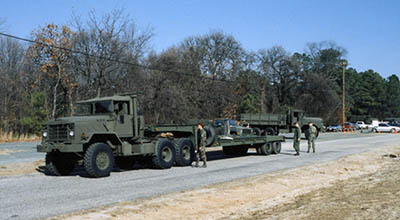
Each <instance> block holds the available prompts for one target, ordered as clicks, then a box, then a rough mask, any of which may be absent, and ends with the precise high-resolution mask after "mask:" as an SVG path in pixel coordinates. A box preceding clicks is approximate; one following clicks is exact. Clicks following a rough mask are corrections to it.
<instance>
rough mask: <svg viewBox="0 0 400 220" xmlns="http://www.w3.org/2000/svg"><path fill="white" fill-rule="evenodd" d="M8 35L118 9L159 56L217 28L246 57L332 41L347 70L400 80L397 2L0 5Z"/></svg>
mask: <svg viewBox="0 0 400 220" xmlns="http://www.w3.org/2000/svg"><path fill="white" fill-rule="evenodd" d="M1 3H2V4H1V6H0V18H1V19H5V21H6V23H5V24H4V25H3V26H1V27H0V29H3V30H4V31H5V32H7V33H9V34H12V35H17V36H19V37H25V38H29V37H30V36H31V35H30V34H31V32H32V31H33V30H34V29H37V28H39V27H41V26H43V25H45V24H48V23H55V24H59V25H62V24H68V22H69V21H71V17H72V14H73V13H74V14H77V15H80V16H82V18H83V19H85V18H87V14H88V12H90V11H93V10H94V11H95V13H96V14H98V15H99V16H101V15H102V14H104V13H109V12H111V11H112V10H114V9H123V10H124V12H125V13H126V15H128V16H129V17H130V18H132V19H133V21H134V22H135V23H136V24H137V25H138V26H139V27H140V28H143V29H144V28H146V27H151V28H152V29H153V30H154V33H155V36H154V38H153V40H152V42H151V46H152V48H153V49H154V50H155V51H157V52H161V51H163V50H166V49H168V48H169V47H171V46H174V45H177V44H179V43H180V42H181V41H182V40H184V39H185V38H187V37H189V36H195V35H203V34H207V33H209V32H210V31H214V30H218V31H223V32H224V33H226V34H230V35H232V36H233V37H234V38H235V39H236V40H237V41H239V42H240V43H241V44H242V46H243V48H245V49H246V50H248V51H254V52H256V51H258V50H260V49H268V48H271V47H273V46H282V47H284V48H285V49H286V50H287V51H288V52H290V53H293V52H304V51H305V49H306V45H307V43H311V42H322V41H333V42H335V43H336V44H337V45H338V46H341V47H343V48H345V49H346V50H347V51H348V53H347V55H346V56H345V58H346V59H347V60H348V61H349V67H352V68H355V69H356V70H357V71H358V72H362V71H366V70H368V69H372V70H374V71H376V72H378V73H379V74H380V75H381V76H383V77H385V78H386V77H388V76H390V75H392V74H396V75H397V76H399V77H400V1H399V0H280V1H276V0H119V1H118V0H96V1H94V0H68V1H67V0H63V1H61V0H35V1H32V0H12V1H11V0H8V1H7V0H5V1H2V2H1Z"/></svg>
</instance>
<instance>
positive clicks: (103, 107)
mask: <svg viewBox="0 0 400 220" xmlns="http://www.w3.org/2000/svg"><path fill="white" fill-rule="evenodd" d="M94 106H95V108H94V109H95V112H94V113H95V114H103V113H111V112H112V111H113V110H112V104H111V101H101V102H95V103H94Z"/></svg>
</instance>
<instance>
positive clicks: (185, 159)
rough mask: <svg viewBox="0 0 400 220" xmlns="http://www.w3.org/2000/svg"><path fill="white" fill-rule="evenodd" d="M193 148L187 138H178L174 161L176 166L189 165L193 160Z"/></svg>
mask: <svg viewBox="0 0 400 220" xmlns="http://www.w3.org/2000/svg"><path fill="white" fill-rule="evenodd" d="M193 158H194V148H193V143H192V141H191V140H189V139H180V140H179V141H178V143H177V146H176V149H175V162H176V164H177V165H178V166H189V165H190V164H191V163H192V162H193Z"/></svg>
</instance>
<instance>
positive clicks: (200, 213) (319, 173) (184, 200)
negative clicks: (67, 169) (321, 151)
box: [51, 147, 400, 219]
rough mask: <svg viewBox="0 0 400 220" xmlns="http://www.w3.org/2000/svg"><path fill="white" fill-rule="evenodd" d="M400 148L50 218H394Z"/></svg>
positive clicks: (399, 173) (397, 213)
mask: <svg viewBox="0 0 400 220" xmlns="http://www.w3.org/2000/svg"><path fill="white" fill-rule="evenodd" d="M399 154H400V147H391V148H385V149H381V150H379V151H376V152H368V153H363V154H359V155H352V156H348V157H344V158H341V159H339V160H337V161H332V162H327V163H322V164H317V165H310V166H304V167H299V168H295V169H290V170H284V171H279V172H275V173H271V174H265V175H260V176H256V177H252V178H246V179H241V180H237V181H232V182H226V183H221V184H215V185H211V186H208V187H204V188H198V189H194V190H189V191H182V192H177V193H170V194H166V195H162V196H158V197H153V198H149V199H144V200H137V201H131V202H123V203H120V204H116V205H112V206H106V207H99V208H96V209H92V210H87V211H82V212H77V213H72V214H67V215H63V216H58V217H54V218H51V219H266V218H268V219H346V218H349V219H357V218H359V219H365V218H367V219H369V218H370V215H369V213H370V212H374V216H381V217H382V216H384V218H383V219H390V218H392V217H393V216H394V217H396V216H397V218H398V217H399V216H400V210H398V208H397V209H393V207H394V206H396V202H397V204H398V201H399V199H398V198H399V193H398V192H399V191H400V187H399V186H395V185H396V184H395V183H396V181H397V182H398V181H399V180H400V172H399V171H400V168H399V165H400V164H399V163H400V161H399V159H398V155H399ZM390 155H391V156H390ZM393 174H397V175H393ZM391 178H392V179H391ZM392 189H393V191H391V190H392ZM394 190H397V191H394ZM392 194H395V195H396V196H393V195H392ZM375 205H376V206H375ZM349 206H351V207H350V208H349ZM371 206H372V208H371ZM396 207H397V206H396ZM336 209H339V212H340V213H339V214H336V213H337V210H336ZM390 210H395V211H394V212H389V211H390ZM332 213H335V215H332ZM362 217H365V218H362ZM381 217H378V218H381ZM372 219H376V218H372Z"/></svg>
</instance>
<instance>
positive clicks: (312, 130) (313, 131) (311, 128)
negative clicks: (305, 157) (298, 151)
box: [307, 125, 317, 153]
mask: <svg viewBox="0 0 400 220" xmlns="http://www.w3.org/2000/svg"><path fill="white" fill-rule="evenodd" d="M316 135H317V129H316V128H315V126H314V125H311V126H309V128H308V138H307V139H308V150H307V153H310V148H311V147H312V150H313V153H315V143H314V141H315V138H316Z"/></svg>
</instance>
